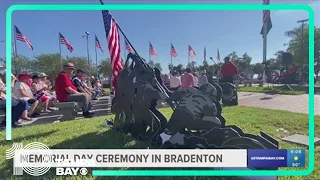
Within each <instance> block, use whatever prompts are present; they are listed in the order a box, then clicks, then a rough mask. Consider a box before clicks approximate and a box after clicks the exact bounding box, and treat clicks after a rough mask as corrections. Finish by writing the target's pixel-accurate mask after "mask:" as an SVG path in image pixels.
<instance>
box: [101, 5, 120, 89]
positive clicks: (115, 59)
mask: <svg viewBox="0 0 320 180" xmlns="http://www.w3.org/2000/svg"><path fill="white" fill-rule="evenodd" d="M100 3H101V4H102V5H103V2H102V0H100ZM102 18H103V23H104V29H105V32H106V37H107V42H108V48H109V53H110V59H111V65H112V75H113V82H112V84H113V87H114V89H115V90H117V81H118V72H119V71H121V70H122V69H123V66H122V63H121V57H120V35H119V31H118V30H119V28H118V25H117V23H116V21H115V20H114V18H113V17H112V15H111V14H110V12H109V11H108V10H102Z"/></svg>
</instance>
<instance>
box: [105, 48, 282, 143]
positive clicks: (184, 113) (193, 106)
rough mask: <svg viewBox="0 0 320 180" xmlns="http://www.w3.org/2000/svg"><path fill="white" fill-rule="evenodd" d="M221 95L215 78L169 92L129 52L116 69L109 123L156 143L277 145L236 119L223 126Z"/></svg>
mask: <svg viewBox="0 0 320 180" xmlns="http://www.w3.org/2000/svg"><path fill="white" fill-rule="evenodd" d="M130 60H131V62H130ZM222 96H223V90H222V88H221V87H220V85H218V84H216V83H212V84H205V85H203V86H201V87H199V88H198V89H196V88H181V89H179V90H177V91H175V92H173V93H172V92H170V91H169V90H168V89H167V88H166V87H165V86H164V85H163V83H162V80H161V77H160V71H159V70H158V69H157V68H152V67H150V66H149V65H148V64H147V63H146V61H145V60H144V59H143V58H141V57H139V56H138V55H136V54H132V53H129V54H128V56H127V60H126V63H125V67H124V69H123V70H122V71H121V72H119V78H118V89H117V91H116V94H115V97H114V99H113V103H112V112H113V113H115V119H114V121H113V122H112V121H109V125H110V127H112V128H114V129H116V130H117V131H120V132H124V133H126V134H131V135H132V136H133V137H135V138H137V139H139V140H142V141H146V142H149V143H151V144H152V145H153V146H155V147H158V148H190V149H197V148H201V149H202V148H203V149H214V148H220V149H225V148H227V149H277V148H278V146H279V143H278V141H276V140H275V139H274V138H272V137H271V136H269V135H267V134H266V133H264V132H260V135H252V134H246V133H244V132H243V131H242V130H241V129H240V128H239V127H237V126H235V125H231V126H230V125H229V126H227V125H226V121H225V119H224V118H223V116H222V107H221V104H220V101H221V100H222ZM158 101H166V102H167V103H168V104H169V105H170V107H171V108H172V109H173V113H172V116H171V118H170V120H169V121H168V120H167V119H166V118H165V117H164V116H163V115H162V114H161V113H160V112H159V111H158V109H157V108H156V106H157V102H158Z"/></svg>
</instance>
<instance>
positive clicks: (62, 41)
mask: <svg viewBox="0 0 320 180" xmlns="http://www.w3.org/2000/svg"><path fill="white" fill-rule="evenodd" d="M59 36H60V43H61V44H64V45H66V47H67V49H68V50H69V51H70V52H72V51H73V47H72V45H71V44H70V43H69V41H68V40H67V39H66V38H64V36H63V35H62V34H61V33H59Z"/></svg>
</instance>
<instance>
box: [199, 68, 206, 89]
mask: <svg viewBox="0 0 320 180" xmlns="http://www.w3.org/2000/svg"><path fill="white" fill-rule="evenodd" d="M207 83H208V78H207V75H206V70H204V71H203V72H202V74H201V76H200V77H199V78H198V85H199V87H201V86H202V85H204V84H207Z"/></svg>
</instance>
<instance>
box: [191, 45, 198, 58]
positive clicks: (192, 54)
mask: <svg viewBox="0 0 320 180" xmlns="http://www.w3.org/2000/svg"><path fill="white" fill-rule="evenodd" d="M189 56H190V57H195V56H196V52H195V51H194V50H193V49H192V47H191V46H190V45H189Z"/></svg>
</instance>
